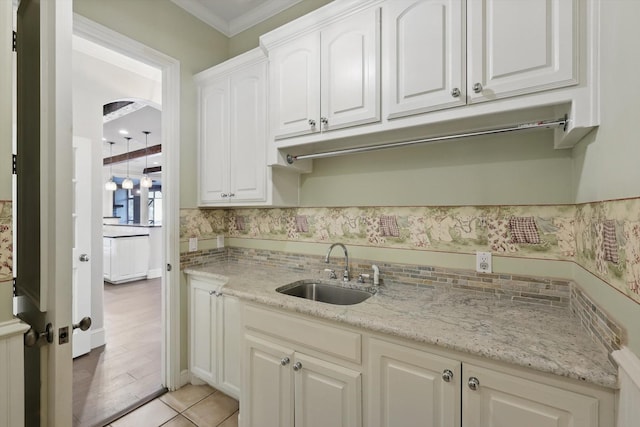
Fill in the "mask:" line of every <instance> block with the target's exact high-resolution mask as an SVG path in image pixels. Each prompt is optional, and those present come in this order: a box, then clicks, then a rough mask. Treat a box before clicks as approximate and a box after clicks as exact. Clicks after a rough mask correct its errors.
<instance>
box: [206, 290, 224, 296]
mask: <svg viewBox="0 0 640 427" xmlns="http://www.w3.org/2000/svg"><path fill="white" fill-rule="evenodd" d="M209 295H212V296H213V295H215V296H217V297H219V296H220V295H222V294H221V293H220V292H218V291H209Z"/></svg>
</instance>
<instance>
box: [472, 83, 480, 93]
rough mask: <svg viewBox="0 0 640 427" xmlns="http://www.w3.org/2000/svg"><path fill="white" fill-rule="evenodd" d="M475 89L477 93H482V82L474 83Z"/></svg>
mask: <svg viewBox="0 0 640 427" xmlns="http://www.w3.org/2000/svg"><path fill="white" fill-rule="evenodd" d="M473 91H474V92H475V93H480V92H482V84H480V83H476V84H474V85H473Z"/></svg>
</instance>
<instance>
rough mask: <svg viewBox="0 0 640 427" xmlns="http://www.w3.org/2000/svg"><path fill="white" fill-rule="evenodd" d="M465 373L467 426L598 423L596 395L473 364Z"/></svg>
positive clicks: (566, 426) (584, 425)
mask: <svg viewBox="0 0 640 427" xmlns="http://www.w3.org/2000/svg"><path fill="white" fill-rule="evenodd" d="M463 372H464V384H463V386H462V401H463V402H464V403H463V410H462V426H463V427H486V426H518V427H577V426H580V427H597V426H598V399H596V398H593V397H590V396H584V395H582V394H578V393H574V392H572V391H569V390H563V389H560V388H557V387H553V386H550V385H546V384H541V383H537V382H534V381H530V380H526V379H523V378H519V377H515V376H512V375H507V374H504V373H500V372H496V371H493V370H490V369H486V368H480V367H477V366H474V365H469V364H465V365H464V367H463ZM470 378H475V379H477V380H478V383H479V385H477V387H475V388H476V389H475V390H472V389H471V388H470V387H469V386H468V384H467V382H468V381H469V380H470Z"/></svg>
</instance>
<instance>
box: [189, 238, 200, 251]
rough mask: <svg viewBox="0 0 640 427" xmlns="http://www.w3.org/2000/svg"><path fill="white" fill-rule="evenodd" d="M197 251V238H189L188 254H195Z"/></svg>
mask: <svg viewBox="0 0 640 427" xmlns="http://www.w3.org/2000/svg"><path fill="white" fill-rule="evenodd" d="M197 250H198V238H197V237H190V238H189V252H195V251H197Z"/></svg>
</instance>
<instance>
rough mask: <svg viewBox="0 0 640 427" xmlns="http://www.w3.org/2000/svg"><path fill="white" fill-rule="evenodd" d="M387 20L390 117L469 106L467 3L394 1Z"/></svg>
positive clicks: (386, 11)
mask: <svg viewBox="0 0 640 427" xmlns="http://www.w3.org/2000/svg"><path fill="white" fill-rule="evenodd" d="M383 14H384V16H385V21H384V24H383V27H384V29H385V34H386V35H385V38H384V46H385V47H384V50H383V56H384V58H385V62H384V64H385V70H384V71H385V74H386V75H387V78H386V79H385V92H386V94H387V96H386V97H385V99H386V100H387V101H386V102H387V108H388V110H387V113H388V117H389V118H394V117H401V116H406V115H408V114H417V113H424V112H427V111H432V110H437V109H442V108H448V107H455V106H458V105H464V104H466V100H465V86H466V84H465V78H466V72H465V64H466V51H465V49H464V34H465V15H464V2H463V0H393V1H388V2H386V3H385V4H384V6H383Z"/></svg>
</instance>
